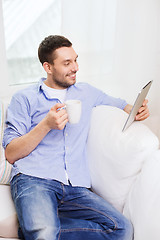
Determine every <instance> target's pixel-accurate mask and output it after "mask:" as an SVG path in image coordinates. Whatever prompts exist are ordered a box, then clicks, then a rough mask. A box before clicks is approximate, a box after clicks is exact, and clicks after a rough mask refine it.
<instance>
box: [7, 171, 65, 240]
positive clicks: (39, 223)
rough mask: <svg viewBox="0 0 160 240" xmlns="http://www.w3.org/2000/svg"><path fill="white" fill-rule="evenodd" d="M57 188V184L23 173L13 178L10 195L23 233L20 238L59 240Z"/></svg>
mask: <svg viewBox="0 0 160 240" xmlns="http://www.w3.org/2000/svg"><path fill="white" fill-rule="evenodd" d="M55 185H56V186H55ZM58 186H61V185H60V183H58V182H56V181H47V180H43V179H39V178H35V177H30V176H26V175H23V174H20V175H18V176H15V177H14V178H13V180H12V182H11V192H12V197H13V200H14V203H15V207H16V211H17V215H18V219H19V224H20V229H21V231H22V233H23V235H20V236H19V237H21V236H24V239H27V240H34V239H41V240H42V239H46V240H56V239H58V237H59V230H60V221H59V217H58V211H57V206H58V197H57V196H58V191H59V190H60V189H58ZM54 188H55V189H54Z"/></svg>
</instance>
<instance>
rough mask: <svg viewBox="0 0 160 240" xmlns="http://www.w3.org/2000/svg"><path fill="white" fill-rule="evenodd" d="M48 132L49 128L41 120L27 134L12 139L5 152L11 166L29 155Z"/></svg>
mask: <svg viewBox="0 0 160 240" xmlns="http://www.w3.org/2000/svg"><path fill="white" fill-rule="evenodd" d="M49 131H50V128H49V127H48V126H47V125H46V124H45V120H42V121H41V122H40V123H39V124H38V125H37V126H36V127H35V128H34V129H32V130H31V131H30V132H29V133H27V134H25V135H23V136H21V137H18V138H15V139H13V140H12V141H11V142H10V143H9V144H8V145H7V147H6V150H5V156H6V159H7V160H8V162H10V163H11V164H13V163H14V162H15V161H17V160H19V159H21V158H23V157H26V156H27V155H29V154H30V153H31V152H32V151H33V150H34V149H35V148H36V147H37V145H38V144H39V143H40V142H41V140H42V139H43V138H44V137H45V136H46V135H47V133H48V132H49Z"/></svg>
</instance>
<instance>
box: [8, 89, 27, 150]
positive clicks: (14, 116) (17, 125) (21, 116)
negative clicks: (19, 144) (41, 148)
mask: <svg viewBox="0 0 160 240" xmlns="http://www.w3.org/2000/svg"><path fill="white" fill-rule="evenodd" d="M30 127H31V119H30V114H29V105H28V104H27V99H26V98H25V97H24V96H23V95H20V94H16V95H14V96H13V97H12V100H11V102H10V104H9V106H8V109H7V119H6V129H5V130H4V135H3V147H4V148H6V146H7V145H8V144H9V143H10V142H11V141H12V140H13V139H14V138H17V137H20V136H22V135H24V134H26V133H27V132H29V130H30Z"/></svg>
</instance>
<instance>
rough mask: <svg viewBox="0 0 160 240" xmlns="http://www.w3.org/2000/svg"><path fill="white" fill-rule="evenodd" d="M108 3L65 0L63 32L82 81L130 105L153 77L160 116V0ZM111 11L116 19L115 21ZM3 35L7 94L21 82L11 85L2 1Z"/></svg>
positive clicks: (3, 91)
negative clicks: (109, 6) (77, 58)
mask: <svg viewBox="0 0 160 240" xmlns="http://www.w3.org/2000/svg"><path fill="white" fill-rule="evenodd" d="M108 2H110V0H99V1H97V0H79V1H78V0H77V1H75V0H67V1H66V0H62V6H63V7H62V23H63V24H62V33H63V34H64V35H65V36H67V37H69V38H70V39H71V41H72V42H73V45H74V47H75V49H76V51H77V53H78V54H79V65H80V71H79V75H78V79H79V81H87V82H89V83H92V84H93V85H95V86H96V87H98V88H101V89H103V90H104V91H106V92H107V93H109V94H111V95H113V96H117V97H123V98H125V99H126V100H127V101H128V102H129V103H131V104H132V103H133V101H134V99H135V97H136V95H137V93H138V91H139V89H140V88H141V87H142V86H143V85H144V84H145V83H146V82H147V81H148V80H150V79H153V80H154V83H153V86H152V88H151V90H150V93H149V95H148V98H149V101H150V104H149V106H150V111H151V115H157V114H158V115H159V116H160V107H159V106H158V105H159V103H160V94H159V89H160V14H159V13H160V1H159V0H134V1H133V0H120V1H119V0H113V1H112V8H111V9H108V8H107V3H108ZM99 3H101V5H100V4H99ZM107 11H108V12H107ZM106 12H107V14H109V13H110V14H111V16H114V17H115V18H114V19H115V21H114V19H112V20H113V21H112V22H110V21H109V19H108V18H107V16H108V15H107V14H106ZM111 24H112V25H111ZM105 29H108V30H107V31H108V35H105V31H104V30H105ZM111 29H113V30H114V32H111ZM0 36H1V37H0V53H1V55H0V76H1V78H0V82H1V87H0V96H3V95H8V94H9V93H10V92H14V91H15V90H16V89H17V86H16V87H9V86H8V76H7V66H6V55H5V50H4V49H5V45H4V29H3V19H2V0H0ZM106 43H107V44H106ZM106 46H109V47H108V48H107V47H106ZM109 54H111V55H109ZM110 60H111V61H110ZM107 61H108V62H107ZM109 61H110V62H111V63H110V65H109V67H108V68H106V66H107V64H109ZM20 87H22V86H20Z"/></svg>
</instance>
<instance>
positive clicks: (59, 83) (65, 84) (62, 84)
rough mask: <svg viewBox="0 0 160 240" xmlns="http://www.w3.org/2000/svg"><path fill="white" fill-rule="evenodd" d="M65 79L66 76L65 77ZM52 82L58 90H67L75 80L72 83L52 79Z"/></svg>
mask: <svg viewBox="0 0 160 240" xmlns="http://www.w3.org/2000/svg"><path fill="white" fill-rule="evenodd" d="M66 77H67V76H66ZM53 82H54V83H55V84H56V85H57V86H58V87H60V88H64V89H65V88H68V87H70V86H72V85H73V84H75V82H76V78H75V79H74V80H72V81H69V80H68V81H67V80H66V79H64V80H60V79H59V78H53Z"/></svg>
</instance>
